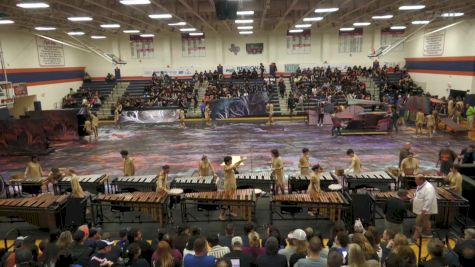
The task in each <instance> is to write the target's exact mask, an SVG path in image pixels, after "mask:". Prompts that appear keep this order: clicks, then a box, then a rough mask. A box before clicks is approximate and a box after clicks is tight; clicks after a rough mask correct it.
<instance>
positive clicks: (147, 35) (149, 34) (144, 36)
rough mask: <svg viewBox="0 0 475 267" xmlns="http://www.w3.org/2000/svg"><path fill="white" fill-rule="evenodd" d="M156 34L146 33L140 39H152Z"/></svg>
mask: <svg viewBox="0 0 475 267" xmlns="http://www.w3.org/2000/svg"><path fill="white" fill-rule="evenodd" d="M154 36H155V34H153V33H144V34H141V35H140V37H143V38H150V37H154Z"/></svg>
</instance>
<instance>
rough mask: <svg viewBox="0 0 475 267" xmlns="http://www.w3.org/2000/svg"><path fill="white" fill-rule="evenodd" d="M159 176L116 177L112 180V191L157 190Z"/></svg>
mask: <svg viewBox="0 0 475 267" xmlns="http://www.w3.org/2000/svg"><path fill="white" fill-rule="evenodd" d="M157 178H158V177H157V176H156V175H141V176H121V177H116V178H114V179H113V180H112V182H111V191H112V192H114V193H115V192H121V191H128V192H133V191H144V192H149V191H155V188H156V186H157Z"/></svg>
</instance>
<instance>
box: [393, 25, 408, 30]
mask: <svg viewBox="0 0 475 267" xmlns="http://www.w3.org/2000/svg"><path fill="white" fill-rule="evenodd" d="M405 28H406V26H391V28H390V29H391V30H404V29H405Z"/></svg>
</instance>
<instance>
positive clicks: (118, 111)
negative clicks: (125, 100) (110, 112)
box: [114, 101, 122, 128]
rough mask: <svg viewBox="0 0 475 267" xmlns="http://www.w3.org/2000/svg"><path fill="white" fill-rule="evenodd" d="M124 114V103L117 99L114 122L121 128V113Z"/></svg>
mask: <svg viewBox="0 0 475 267" xmlns="http://www.w3.org/2000/svg"><path fill="white" fill-rule="evenodd" d="M121 114H122V104H121V103H120V102H119V101H117V104H116V106H115V110H114V123H115V127H117V128H120V115H121Z"/></svg>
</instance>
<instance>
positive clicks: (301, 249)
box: [289, 229, 309, 266]
mask: <svg viewBox="0 0 475 267" xmlns="http://www.w3.org/2000/svg"><path fill="white" fill-rule="evenodd" d="M294 237H295V239H296V241H295V244H296V246H295V253H294V254H292V256H290V258H289V266H294V264H295V263H297V262H298V261H299V260H300V259H303V258H305V257H306V256H307V247H308V244H307V243H308V242H307V240H309V239H308V236H307V233H306V232H305V231H303V230H301V229H297V230H295V231H294ZM302 238H304V240H302Z"/></svg>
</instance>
